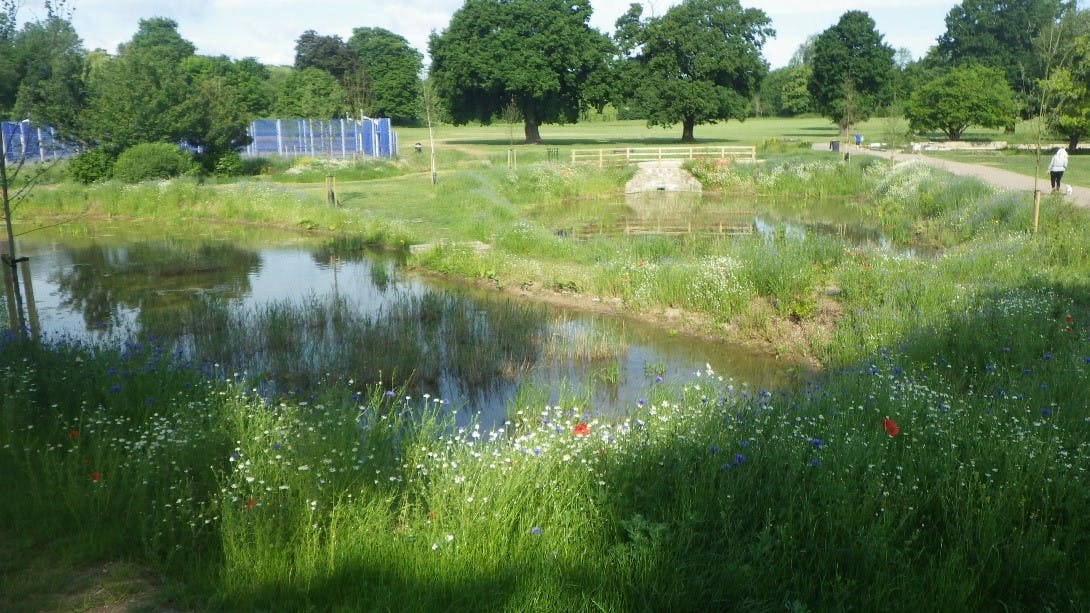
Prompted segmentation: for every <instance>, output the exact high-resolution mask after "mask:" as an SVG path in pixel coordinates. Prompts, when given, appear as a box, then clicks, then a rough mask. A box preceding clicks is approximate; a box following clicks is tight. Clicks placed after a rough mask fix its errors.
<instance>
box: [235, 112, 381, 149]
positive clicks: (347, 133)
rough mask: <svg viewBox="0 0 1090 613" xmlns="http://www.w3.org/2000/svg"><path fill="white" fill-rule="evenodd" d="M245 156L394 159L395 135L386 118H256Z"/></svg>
mask: <svg viewBox="0 0 1090 613" xmlns="http://www.w3.org/2000/svg"><path fill="white" fill-rule="evenodd" d="M249 134H250V138H251V139H252V142H251V143H250V145H249V146H247V147H246V151H245V153H246V154H247V155H253V156H258V155H288V156H291V155H311V156H328V157H353V156H357V155H364V156H371V157H393V156H396V155H397V135H396V134H395V133H394V132H393V131H392V130H391V128H390V120H389V119H385V118H383V119H370V118H367V117H364V118H362V119H333V120H316V119H258V120H256V121H253V122H251V123H250V128H249Z"/></svg>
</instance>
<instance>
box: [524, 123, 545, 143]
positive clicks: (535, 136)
mask: <svg viewBox="0 0 1090 613" xmlns="http://www.w3.org/2000/svg"><path fill="white" fill-rule="evenodd" d="M525 125H526V144H527V145H539V144H541V132H539V131H538V129H537V128H538V126H537V122H535V121H531V120H529V119H527V120H526V124H525Z"/></svg>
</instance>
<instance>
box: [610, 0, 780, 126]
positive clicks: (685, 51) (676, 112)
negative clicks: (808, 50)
mask: <svg viewBox="0 0 1090 613" xmlns="http://www.w3.org/2000/svg"><path fill="white" fill-rule="evenodd" d="M642 11H643V8H642V6H641V5H639V4H633V5H632V6H631V8H630V9H629V11H628V13H627V14H625V15H624V16H623V17H621V19H619V20H618V21H617V42H618V44H619V46H620V47H621V50H622V51H623V52H624V53H625V55H626V56H627V57H626V60H627V61H626V62H625V68H624V69H623V70H624V77H625V78H624V82H625V83H626V84H627V86H628V87H627V88H626V91H625V92H624V93H625V94H626V97H627V98H629V99H630V100H631V101H632V102H633V104H634V105H635V106H636V107H637V108H638V109H640V110H641V111H642V112H643V114H645V115H646V117H647V123H648V125H661V126H671V125H674V124H678V123H680V124H681V126H682V131H681V140H682V141H683V142H691V141H692V140H693V128H694V126H696V125H697V124H705V123H715V122H716V121H720V120H728V119H738V120H744V119H745V118H746V116H747V115H748V114H749V110H750V105H749V100H750V98H751V97H752V96H753V95H754V94H756V93H757V91H758V88H759V87H760V82H761V80H762V79H763V78H764V76H765V75H766V74H767V73H768V63H767V62H765V60H764V58H763V57H762V56H761V49H762V47H763V46H764V43H765V41H766V40H767V39H768V37H770V36H773V35H774V34H775V32H774V31H773V30H772V28H771V27H770V25H769V24H770V23H771V22H770V20H769V18H768V16H767V15H765V13H764V12H763V11H761V10H758V9H743V8H742V7H741V6H740V5H739V4H738V1H737V0H684V2H682V3H681V4H678V5H676V6H674V7H672V8H671V9H670V10H669V11H667V12H666V14H665V15H663V16H662V17H651V18H649V19H646V20H642V21H641V17H642Z"/></svg>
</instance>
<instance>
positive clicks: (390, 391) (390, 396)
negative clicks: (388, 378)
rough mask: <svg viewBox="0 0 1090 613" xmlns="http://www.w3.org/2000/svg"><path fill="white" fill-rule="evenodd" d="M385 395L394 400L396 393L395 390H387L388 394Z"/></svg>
mask: <svg viewBox="0 0 1090 613" xmlns="http://www.w3.org/2000/svg"><path fill="white" fill-rule="evenodd" d="M384 395H385V396H386V397H387V398H393V397H394V391H393V390H386V393H385V394H384Z"/></svg>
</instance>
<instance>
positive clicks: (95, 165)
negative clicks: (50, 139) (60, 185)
mask: <svg viewBox="0 0 1090 613" xmlns="http://www.w3.org/2000/svg"><path fill="white" fill-rule="evenodd" d="M113 164H114V158H113V156H112V155H110V154H109V152H107V151H106V150H105V149H89V150H87V151H84V152H83V153H80V154H79V155H76V156H73V157H72V159H70V160H68V174H69V175H71V177H72V178H73V179H75V180H76V181H79V182H80V183H84V184H91V183H94V182H96V181H105V180H106V179H109V178H110V171H111V169H112V167H113Z"/></svg>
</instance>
